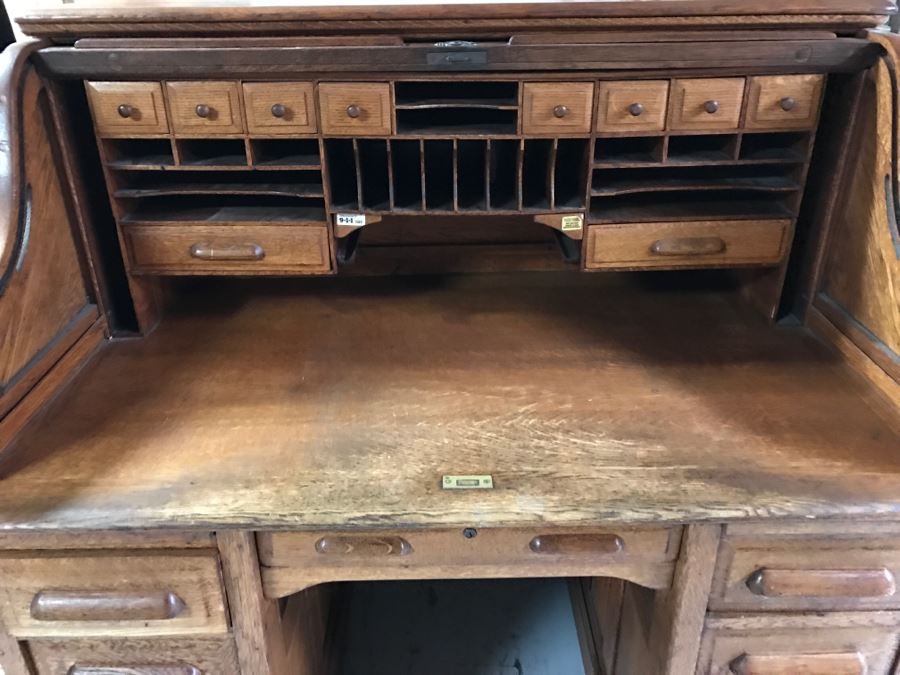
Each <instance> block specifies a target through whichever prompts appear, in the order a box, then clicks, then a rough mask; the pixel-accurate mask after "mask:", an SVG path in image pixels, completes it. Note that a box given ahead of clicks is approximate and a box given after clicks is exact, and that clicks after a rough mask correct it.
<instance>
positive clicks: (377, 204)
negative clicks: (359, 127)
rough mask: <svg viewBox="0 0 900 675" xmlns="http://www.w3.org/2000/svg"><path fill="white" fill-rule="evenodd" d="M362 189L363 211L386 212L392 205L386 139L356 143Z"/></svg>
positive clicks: (365, 140)
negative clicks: (390, 204)
mask: <svg viewBox="0 0 900 675" xmlns="http://www.w3.org/2000/svg"><path fill="white" fill-rule="evenodd" d="M356 150H357V157H358V161H359V170H360V173H359V175H360V184H361V187H362V190H361V192H362V201H361V203H362V209H363V210H368V211H385V210H387V209H388V205H389V203H390V179H389V175H388V171H389V169H388V163H389V159H388V152H387V143H386V141H385V140H384V139H380V138H379V139H372V140H369V139H360V140H359V141H356Z"/></svg>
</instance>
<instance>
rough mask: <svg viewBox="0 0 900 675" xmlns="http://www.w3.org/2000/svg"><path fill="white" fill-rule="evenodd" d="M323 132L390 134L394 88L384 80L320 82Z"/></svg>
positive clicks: (359, 134) (331, 134) (357, 134)
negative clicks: (392, 90)
mask: <svg viewBox="0 0 900 675" xmlns="http://www.w3.org/2000/svg"><path fill="white" fill-rule="evenodd" d="M319 111H320V114H319V117H320V119H321V120H322V132H323V133H325V134H326V135H330V136H390V134H391V129H392V128H393V125H392V123H391V117H392V113H391V88H390V85H389V84H387V83H385V82H324V83H322V84H320V85H319Z"/></svg>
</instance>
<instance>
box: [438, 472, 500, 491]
mask: <svg viewBox="0 0 900 675" xmlns="http://www.w3.org/2000/svg"><path fill="white" fill-rule="evenodd" d="M441 487H442V488H444V489H445V490H492V489H494V478H493V476H491V475H489V474H488V475H481V476H444V479H443V480H442V481H441Z"/></svg>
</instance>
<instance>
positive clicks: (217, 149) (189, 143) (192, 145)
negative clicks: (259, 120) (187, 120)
mask: <svg viewBox="0 0 900 675" xmlns="http://www.w3.org/2000/svg"><path fill="white" fill-rule="evenodd" d="M175 144H176V146H177V148H178V158H179V164H182V165H185V166H212V167H217V166H242V167H246V166H249V162H248V161H247V147H246V144H245V143H244V139H242V138H215V139H213V138H192V139H186V138H182V139H178V140H176V141H175Z"/></svg>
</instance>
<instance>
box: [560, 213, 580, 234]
mask: <svg viewBox="0 0 900 675" xmlns="http://www.w3.org/2000/svg"><path fill="white" fill-rule="evenodd" d="M582 225H584V216H582V215H577V216H563V217H562V221H561V225H560V229H561V230H562V231H563V232H572V231H573V230H580V229H581V227H582Z"/></svg>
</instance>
